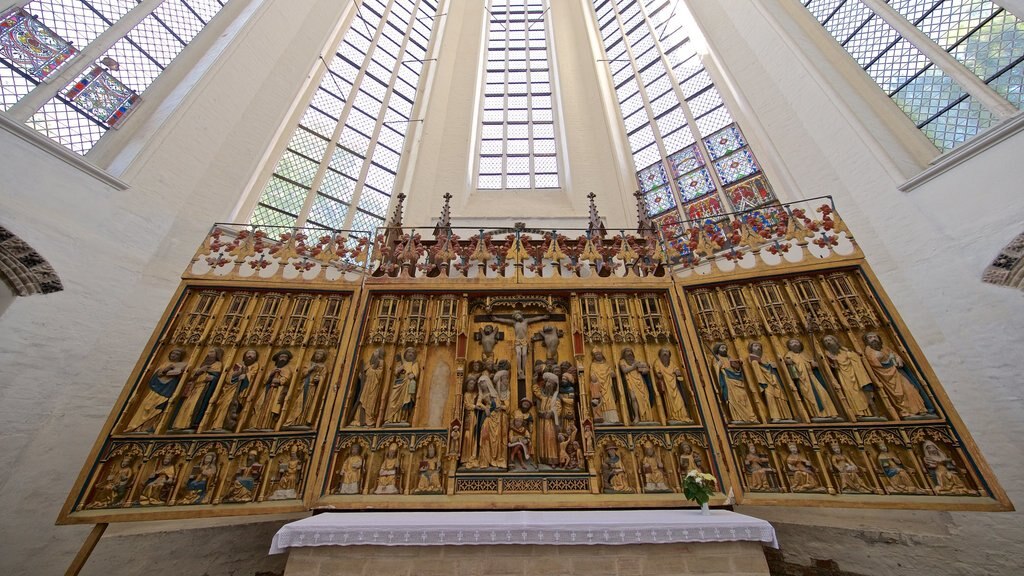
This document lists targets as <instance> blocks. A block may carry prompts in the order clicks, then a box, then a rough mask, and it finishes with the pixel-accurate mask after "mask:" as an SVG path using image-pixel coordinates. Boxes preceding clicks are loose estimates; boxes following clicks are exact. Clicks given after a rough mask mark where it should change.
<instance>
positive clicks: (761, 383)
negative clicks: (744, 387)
mask: <svg viewBox="0 0 1024 576" xmlns="http://www.w3.org/2000/svg"><path fill="white" fill-rule="evenodd" d="M747 351H748V352H750V355H749V356H747V361H748V362H749V363H750V372H751V374H752V375H753V377H754V381H755V382H757V385H758V387H760V388H761V393H762V394H764V403H765V405H766V406H767V407H768V421H769V422H793V421H794V420H793V411H792V410H791V409H790V407H789V400H787V399H786V390H785V389H784V388H783V385H782V378H781V377H780V376H779V370H778V368H776V366H775V364H774V363H773V362H769V361H768V360H765V359H764V347H763V346H761V343H760V342H757V341H754V342H751V343H750V344H748V345H747Z"/></svg>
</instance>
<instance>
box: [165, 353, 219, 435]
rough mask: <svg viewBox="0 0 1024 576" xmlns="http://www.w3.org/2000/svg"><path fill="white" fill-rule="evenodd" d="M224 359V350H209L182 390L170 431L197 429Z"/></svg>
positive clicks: (204, 413)
mask: <svg viewBox="0 0 1024 576" xmlns="http://www.w3.org/2000/svg"><path fill="white" fill-rule="evenodd" d="M223 357H224V349H223V348H219V347H214V348H210V350H209V351H207V353H206V358H205V359H204V360H203V363H202V364H200V366H199V367H198V368H196V371H195V372H194V373H193V374H192V376H191V377H190V378H189V379H188V382H187V383H186V384H185V388H184V389H182V393H181V399H180V401H181V403H180V404H179V405H178V411H177V413H176V414H175V416H174V421H173V422H172V423H171V429H172V430H176V431H181V432H189V431H195V430H196V429H197V428H199V423H200V422H202V420H203V416H204V415H206V409H207V408H208V407H209V405H210V397H211V396H213V391H214V389H216V387H217V381H218V380H220V375H221V372H223V371H224V365H223V363H222V362H221V359H222V358H223Z"/></svg>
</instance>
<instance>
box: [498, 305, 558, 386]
mask: <svg viewBox="0 0 1024 576" xmlns="http://www.w3.org/2000/svg"><path fill="white" fill-rule="evenodd" d="M487 318H488V320H490V321H491V322H496V323H498V324H504V325H506V326H511V327H512V331H513V332H514V333H515V337H516V339H515V352H516V374H518V376H517V378H518V379H519V380H526V354H527V352H529V349H530V334H529V326H530V324H533V323H534V322H540V321H542V320H547V319H548V315H547V314H544V315H541V316H531V317H529V318H527V317H525V316H523V313H522V312H516V313H515V314H513V315H512V319H511V320H507V319H505V318H495V317H492V316H488V317H487Z"/></svg>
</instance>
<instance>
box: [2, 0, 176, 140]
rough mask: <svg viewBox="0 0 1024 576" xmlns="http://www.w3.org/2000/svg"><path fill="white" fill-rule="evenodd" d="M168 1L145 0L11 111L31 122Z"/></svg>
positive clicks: (24, 120) (13, 116)
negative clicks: (31, 119)
mask: <svg viewBox="0 0 1024 576" xmlns="http://www.w3.org/2000/svg"><path fill="white" fill-rule="evenodd" d="M163 2H164V0H142V1H141V2H139V4H138V5H137V6H135V7H134V8H132V9H131V10H130V11H129V12H128V13H127V14H125V15H124V16H123V17H121V19H120V20H118V21H117V22H115V23H114V24H113V25H112V26H111V27H110V28H107V29H106V30H104V31H103V33H102V34H100V35H99V36H98V37H96V39H95V40H93V41H92V42H90V43H89V45H88V46H86V47H85V48H82V50H81V52H80V53H79V54H78V55H77V56H75V57H74V58H73V59H71V61H70V62H68V64H67V65H66V66H65V67H64V68H63V69H62V70H61V71H60V72H58V73H57V74H54V75H53V76H51V77H49V78H47V79H46V80H43V81H42V82H40V83H39V84H38V85H37V86H36V87H35V88H33V89H32V91H31V92H29V93H28V94H26V95H25V97H24V98H22V99H21V100H19V101H18V102H17V103H16V104H15V105H14V106H11V107H10V108H9V109H8V110H7V114H8V115H9V116H10V117H11V118H13V119H15V120H17V121H18V122H28V120H29V119H30V118H32V116H33V115H34V114H35V113H36V112H38V111H39V109H40V108H42V107H43V106H44V105H45V104H46V103H47V102H49V101H50V100H52V99H53V98H54V97H55V96H57V95H58V94H59V93H60V92H61V91H62V90H64V88H65V87H66V86H67V85H68V84H71V83H72V82H74V81H75V80H77V79H78V78H79V77H80V76H81V75H82V74H83V73H84V72H85V71H86V70H88V69H89V68H91V67H92V66H93V65H94V63H95V62H96V60H98V59H99V58H101V57H102V56H103V55H104V54H106V52H107V50H110V48H111V47H113V46H114V44H116V43H117V42H118V40H120V39H121V38H123V37H125V36H127V35H128V33H129V32H131V31H132V29H134V28H135V26H137V25H138V24H139V23H140V22H142V21H143V20H144V19H145V18H146V17H147V16H149V15H150V13H152V12H153V10H156V8H157V7H158V6H160V4H162V3H163ZM19 3H20V4H28V2H16V3H15V4H19Z"/></svg>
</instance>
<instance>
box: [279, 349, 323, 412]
mask: <svg viewBox="0 0 1024 576" xmlns="http://www.w3.org/2000/svg"><path fill="white" fill-rule="evenodd" d="M326 362H327V352H326V351H325V350H315V351H314V352H313V357H312V358H311V359H310V361H309V364H306V365H305V366H303V367H302V370H301V372H300V373H299V382H301V383H302V385H301V386H299V387H298V390H296V394H294V396H295V398H293V399H292V404H291V407H290V408H289V410H288V415H287V416H286V417H285V419H284V427H285V428H289V429H296V428H298V429H303V430H305V429H309V428H311V427H312V426H313V423H314V422H313V421H314V419H315V417H316V409H317V407H318V405H319V404H320V396H321V394H322V393H323V386H322V384H325V383H326V382H327V380H328V378H330V374H329V373H328V371H327V364H326Z"/></svg>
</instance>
